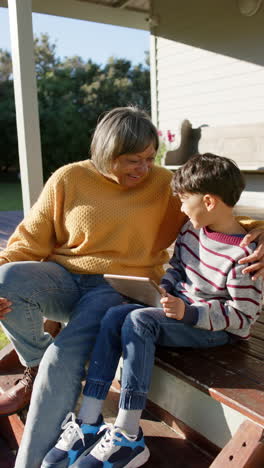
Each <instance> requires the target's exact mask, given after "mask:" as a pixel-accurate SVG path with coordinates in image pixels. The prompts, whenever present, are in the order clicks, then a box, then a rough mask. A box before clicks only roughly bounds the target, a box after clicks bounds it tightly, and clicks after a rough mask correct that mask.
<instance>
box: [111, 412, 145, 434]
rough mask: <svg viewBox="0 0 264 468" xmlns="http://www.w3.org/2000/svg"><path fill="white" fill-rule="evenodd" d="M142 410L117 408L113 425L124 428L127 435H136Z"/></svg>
mask: <svg viewBox="0 0 264 468" xmlns="http://www.w3.org/2000/svg"><path fill="white" fill-rule="evenodd" d="M141 414H142V410H126V409H122V408H119V411H118V415H117V418H116V421H115V426H117V427H119V428H120V429H124V430H125V431H126V432H127V433H128V434H129V435H138V431H139V422H140V418H141Z"/></svg>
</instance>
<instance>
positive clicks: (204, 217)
mask: <svg viewBox="0 0 264 468" xmlns="http://www.w3.org/2000/svg"><path fill="white" fill-rule="evenodd" d="M205 197H206V195H203V194H200V193H188V192H185V193H180V194H179V198H180V200H181V202H182V206H181V211H182V212H183V213H185V214H186V215H187V216H188V218H190V221H191V223H192V225H193V227H194V228H195V229H200V228H202V227H204V226H207V225H208V224H209V223H210V218H211V216H210V212H209V211H208V209H207V205H206V200H205Z"/></svg>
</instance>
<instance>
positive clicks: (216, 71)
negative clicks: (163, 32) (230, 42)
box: [156, 37, 264, 131]
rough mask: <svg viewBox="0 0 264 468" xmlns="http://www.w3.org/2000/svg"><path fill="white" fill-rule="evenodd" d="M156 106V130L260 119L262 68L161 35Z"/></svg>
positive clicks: (263, 95) (262, 118)
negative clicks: (187, 122)
mask: <svg viewBox="0 0 264 468" xmlns="http://www.w3.org/2000/svg"><path fill="white" fill-rule="evenodd" d="M156 44H157V49H156V54H157V76H156V80H157V106H158V126H159V128H160V129H161V130H163V131H164V130H168V129H170V130H173V131H175V130H176V131H177V130H178V128H179V125H180V122H181V121H182V120H183V119H185V118H188V119H189V120H190V121H191V123H192V125H193V127H198V126H200V125H203V124H207V125H210V126H218V125H229V124H230V125H234V124H248V123H257V122H263V121H264V67H263V66H260V65H256V64H253V63H249V62H246V61H243V60H239V59H236V58H232V57H227V56H224V55H221V54H218V53H215V52H210V51H208V50H202V49H199V48H198V47H193V46H190V45H186V44H181V43H179V42H175V41H172V40H169V39H164V38H161V37H158V38H157V41H156Z"/></svg>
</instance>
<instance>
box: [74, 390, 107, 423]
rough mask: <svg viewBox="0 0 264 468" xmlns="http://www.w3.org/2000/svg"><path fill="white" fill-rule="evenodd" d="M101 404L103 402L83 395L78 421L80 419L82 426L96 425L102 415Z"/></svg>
mask: <svg viewBox="0 0 264 468" xmlns="http://www.w3.org/2000/svg"><path fill="white" fill-rule="evenodd" d="M103 404H104V400H97V398H93V397H89V396H85V395H83V399H82V404H81V408H80V411H79V414H78V419H81V420H82V422H83V423H84V424H94V423H96V421H97V419H98V417H99V416H100V414H101V413H102V408H103Z"/></svg>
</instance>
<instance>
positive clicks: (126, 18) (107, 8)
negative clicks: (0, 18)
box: [0, 0, 151, 30]
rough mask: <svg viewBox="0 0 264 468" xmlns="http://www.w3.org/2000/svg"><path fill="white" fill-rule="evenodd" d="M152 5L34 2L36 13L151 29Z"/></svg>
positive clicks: (118, 0) (142, 1) (0, 3)
mask: <svg viewBox="0 0 264 468" xmlns="http://www.w3.org/2000/svg"><path fill="white" fill-rule="evenodd" d="M13 1H17V2H22V3H23V0H10V3H12V2H13ZM150 4H151V0H45V1H43V0H32V11H33V12H35V13H44V14H48V15H54V16H63V17H66V18H75V19H80V20H85V21H94V22H97V23H106V24H113V25H116V26H123V27H129V28H135V29H144V30H149V27H150V25H149V16H150V9H151V7H150ZM7 6H8V1H7V0H0V7H7Z"/></svg>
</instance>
